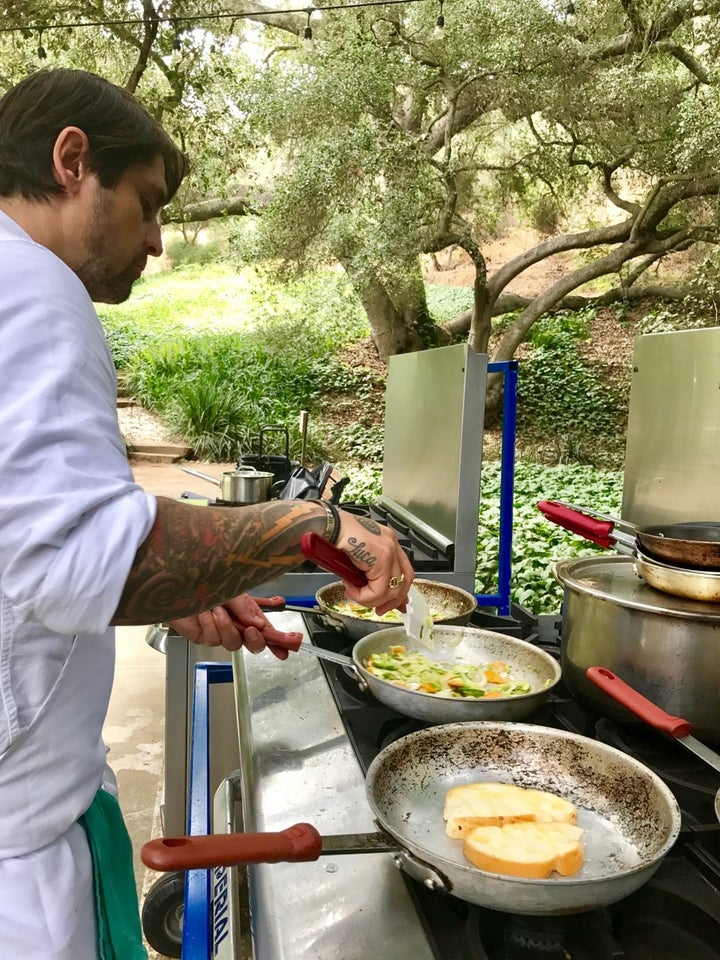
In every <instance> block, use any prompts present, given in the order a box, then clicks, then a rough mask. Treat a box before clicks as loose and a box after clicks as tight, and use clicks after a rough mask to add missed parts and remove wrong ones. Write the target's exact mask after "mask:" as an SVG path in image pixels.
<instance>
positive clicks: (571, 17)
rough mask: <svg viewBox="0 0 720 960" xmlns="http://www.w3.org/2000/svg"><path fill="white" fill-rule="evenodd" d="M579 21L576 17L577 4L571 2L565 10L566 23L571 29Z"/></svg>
mask: <svg viewBox="0 0 720 960" xmlns="http://www.w3.org/2000/svg"><path fill="white" fill-rule="evenodd" d="M576 20H577V17H576V16H575V4H574V3H573V2H572V0H570V3H569V4H568V5H567V7H566V8H565V23H567V24H569V25H570V26H571V27H572V26H573V24H574V23H575V21H576Z"/></svg>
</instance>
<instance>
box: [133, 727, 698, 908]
mask: <svg viewBox="0 0 720 960" xmlns="http://www.w3.org/2000/svg"><path fill="white" fill-rule="evenodd" d="M478 780H495V781H498V780H499V781H504V782H512V783H516V784H518V785H519V786H523V787H532V788H536V789H541V790H548V791H550V792H552V793H557V794H559V795H561V796H563V797H565V798H566V799H568V800H571V801H572V802H573V803H575V804H576V806H577V807H578V825H579V826H580V827H582V828H583V830H584V831H585V834H584V838H583V839H584V845H585V863H584V865H583V867H582V868H581V869H580V870H579V871H578V873H576V874H575V875H573V876H572V877H560V876H558V875H557V874H553V875H552V876H551V877H549V878H548V879H545V880H525V879H519V878H516V877H510V876H504V875H501V874H496V873H487V872H485V871H482V870H478V869H477V868H476V867H474V866H473V865H472V864H471V863H470V862H469V861H467V860H466V859H465V857H464V856H463V852H462V842H461V841H459V840H451V839H450V838H448V837H447V835H446V833H445V826H444V821H443V816H442V814H443V807H444V801H445V796H446V794H447V791H448V790H449V789H450V788H451V787H454V786H457V785H459V784H464V783H471V782H474V781H478ZM365 788H366V795H367V799H368V803H369V804H370V807H371V808H372V810H373V813H374V814H375V817H376V821H377V823H378V826H379V827H380V831H379V832H378V833H376V834H359V835H352V836H345V835H340V836H328V837H322V836H321V835H320V834H319V833H318V832H317V830H315V828H314V827H313V826H312V825H311V824H307V823H304V824H295V825H293V826H291V827H288V828H287V829H286V830H282V831H279V832H277V833H272V834H263V833H257V834H218V835H215V836H190V837H165V838H161V839H158V840H152V841H150V842H149V843H147V844H145V846H144V847H143V848H142V852H141V858H142V860H143V862H144V863H145V864H146V865H147V866H149V867H151V868H152V869H155V870H185V869H195V868H211V867H217V866H233V865H235V864H238V863H266V862H268V863H269V862H273V863H274V862H278V861H311V860H316V859H318V857H320V856H321V855H322V854H323V853H332V854H333V855H334V856H337V855H338V854H340V853H361V852H375V853H377V852H379V851H381V850H386V851H391V852H392V853H393V860H394V862H395V863H396V865H397V866H398V867H401V868H402V869H403V870H405V871H406V872H408V873H409V874H410V875H412V876H413V877H415V878H416V879H418V880H420V881H421V882H423V883H425V884H426V885H427V886H428V887H430V888H431V889H434V890H438V891H440V892H444V893H450V894H452V895H453V896H456V897H459V898H461V899H463V900H467V901H469V902H471V903H477V904H480V905H481V906H485V907H490V908H492V909H495V910H503V911H507V912H511V913H524V914H539V915H542V914H566V913H581V912H583V911H587V910H594V909H596V908H597V907H601V906H605V905H607V904H609V903H613V902H615V901H616V900H620V899H622V898H623V897H626V896H628V895H629V894H630V893H632V892H633V891H635V890H637V889H638V888H639V887H641V886H642V885H643V884H644V883H646V882H647V881H648V880H649V879H650V877H651V876H652V875H653V873H654V872H655V871H656V870H657V868H658V867H659V866H660V864H661V863H662V860H663V858H664V857H665V855H666V854H667V853H668V852H669V850H670V849H671V847H672V845H673V844H674V842H675V840H676V838H677V836H678V833H679V830H680V810H679V807H678V804H677V802H676V800H675V798H674V797H673V795H672V793H671V791H670V790H669V789H668V787H666V786H665V784H664V783H663V782H662V780H660V778H659V777H657V776H656V775H655V774H654V773H653V772H652V771H650V770H649V769H648V768H647V767H645V766H644V765H643V764H641V763H639V762H638V761H637V760H634V759H633V758H632V757H629V756H627V755H626V754H624V753H622V752H621V751H619V750H615V749H614V748H613V747H609V746H606V745H605V744H602V743H599V742H597V741H594V740H590V739H588V738H586V737H582V736H580V735H578V734H573V733H568V732H566V731H560V730H555V729H551V728H549V727H541V726H534V725H531V724H516V723H500V722H495V723H491V722H477V723H453V724H446V725H444V726H436V727H428V728H426V729H424V730H420V731H418V732H416V733H412V734H410V735H409V736H407V737H403V738H402V739H400V740H397V741H395V742H394V743H392V744H391V745H390V746H388V747H385V749H383V750H382V751H381V752H380V753H379V754H378V756H377V757H376V758H375V760H373V762H372V764H371V765H370V768H369V770H368V775H367V779H366V785H365Z"/></svg>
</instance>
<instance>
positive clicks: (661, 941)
mask: <svg viewBox="0 0 720 960" xmlns="http://www.w3.org/2000/svg"><path fill="white" fill-rule="evenodd" d="M617 912H618V914H619V918H618V920H617V927H618V937H619V939H620V941H621V942H622V945H623V948H624V950H625V952H624V954H622V956H623V957H625V958H627V960H685V958H687V960H717V957H718V950H719V949H720V920H719V919H718V918H714V917H711V916H709V915H708V914H707V913H705V912H704V911H703V910H700V909H698V908H697V907H696V906H695V904H693V903H692V902H689V901H688V900H685V899H684V898H682V897H679V896H676V895H674V894H672V893H669V892H667V891H664V890H658V889H653V890H652V892H651V891H649V890H648V888H647V887H644V888H642V889H641V890H640V891H639V892H638V893H636V894H634V895H633V896H631V897H629V898H628V899H627V900H626V901H624V902H623V903H622V904H620V905H618V908H617Z"/></svg>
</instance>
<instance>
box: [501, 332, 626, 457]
mask: <svg viewBox="0 0 720 960" xmlns="http://www.w3.org/2000/svg"><path fill="white" fill-rule="evenodd" d="M624 415H625V407H624V404H623V402H622V400H621V398H620V397H619V396H618V394H617V393H616V390H615V388H614V387H613V386H612V385H610V384H608V383H606V382H604V381H603V380H602V379H601V378H600V376H599V375H598V373H597V372H596V371H595V370H593V369H592V368H590V367H589V366H588V365H587V364H586V363H584V361H583V360H582V358H581V357H580V355H579V353H578V350H577V343H576V340H575V339H574V337H573V336H572V335H571V334H569V333H567V332H566V331H555V332H554V333H553V334H552V337H551V338H550V339H549V340H547V341H546V342H545V344H544V345H543V346H539V347H537V348H536V349H534V350H533V351H532V352H531V354H530V356H529V357H528V358H527V359H526V360H524V361H523V362H522V363H521V364H520V369H519V373H518V428H519V430H521V431H522V432H523V435H524V436H527V437H529V438H531V439H532V438H533V437H535V438H538V440H539V443H538V448H537V449H538V452H539V451H540V450H541V449H542V447H543V445H545V449H546V450H547V458H548V459H549V460H551V461H552V462H555V463H568V462H572V461H576V462H580V463H593V464H597V465H607V463H608V458H610V462H611V463H617V462H618V458H620V459H621V458H622V455H623V450H624V436H623V425H624Z"/></svg>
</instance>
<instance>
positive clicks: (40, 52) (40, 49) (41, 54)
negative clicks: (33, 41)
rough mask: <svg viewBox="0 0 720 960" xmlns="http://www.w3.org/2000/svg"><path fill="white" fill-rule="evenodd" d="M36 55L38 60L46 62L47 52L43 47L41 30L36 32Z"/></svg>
mask: <svg viewBox="0 0 720 960" xmlns="http://www.w3.org/2000/svg"><path fill="white" fill-rule="evenodd" d="M37 55H38V58H39V59H40V60H46V59H47V50H46V49H45V47H44V46H43V42H42V30H38V49H37Z"/></svg>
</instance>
